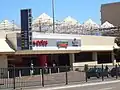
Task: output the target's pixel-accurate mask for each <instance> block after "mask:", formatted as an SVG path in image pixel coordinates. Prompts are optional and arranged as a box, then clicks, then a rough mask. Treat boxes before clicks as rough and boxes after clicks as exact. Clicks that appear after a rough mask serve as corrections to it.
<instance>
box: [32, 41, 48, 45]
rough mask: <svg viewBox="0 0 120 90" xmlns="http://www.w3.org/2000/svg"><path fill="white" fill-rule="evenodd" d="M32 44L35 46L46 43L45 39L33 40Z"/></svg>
mask: <svg viewBox="0 0 120 90" xmlns="http://www.w3.org/2000/svg"><path fill="white" fill-rule="evenodd" d="M32 44H33V46H36V47H46V46H47V45H48V41H47V40H34V41H32Z"/></svg>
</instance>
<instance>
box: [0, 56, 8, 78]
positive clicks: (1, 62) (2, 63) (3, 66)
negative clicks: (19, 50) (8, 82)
mask: <svg viewBox="0 0 120 90" xmlns="http://www.w3.org/2000/svg"><path fill="white" fill-rule="evenodd" d="M7 68H8V60H7V55H0V77H7V74H8V71H7Z"/></svg>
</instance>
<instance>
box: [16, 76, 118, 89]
mask: <svg viewBox="0 0 120 90" xmlns="http://www.w3.org/2000/svg"><path fill="white" fill-rule="evenodd" d="M116 82H120V80H119V79H117V80H116V79H115V78H114V79H108V80H107V79H106V80H105V81H102V80H101V79H99V80H93V81H88V82H85V81H84V82H77V83H69V84H68V85H65V84H55V85H46V86H45V87H29V88H22V89H17V90H57V89H62V88H72V87H83V86H89V85H99V84H108V83H116Z"/></svg>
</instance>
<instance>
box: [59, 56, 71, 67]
mask: <svg viewBox="0 0 120 90" xmlns="http://www.w3.org/2000/svg"><path fill="white" fill-rule="evenodd" d="M58 63H59V66H70V60H69V54H60V55H59V56H58Z"/></svg>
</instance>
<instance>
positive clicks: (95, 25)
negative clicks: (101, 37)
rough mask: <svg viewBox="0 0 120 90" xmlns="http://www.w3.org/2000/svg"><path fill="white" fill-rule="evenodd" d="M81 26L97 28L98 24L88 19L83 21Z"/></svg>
mask: <svg viewBox="0 0 120 90" xmlns="http://www.w3.org/2000/svg"><path fill="white" fill-rule="evenodd" d="M83 27H85V28H99V25H98V24H97V23H95V22H94V21H93V20H92V19H88V20H87V21H86V22H84V24H83Z"/></svg>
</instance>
